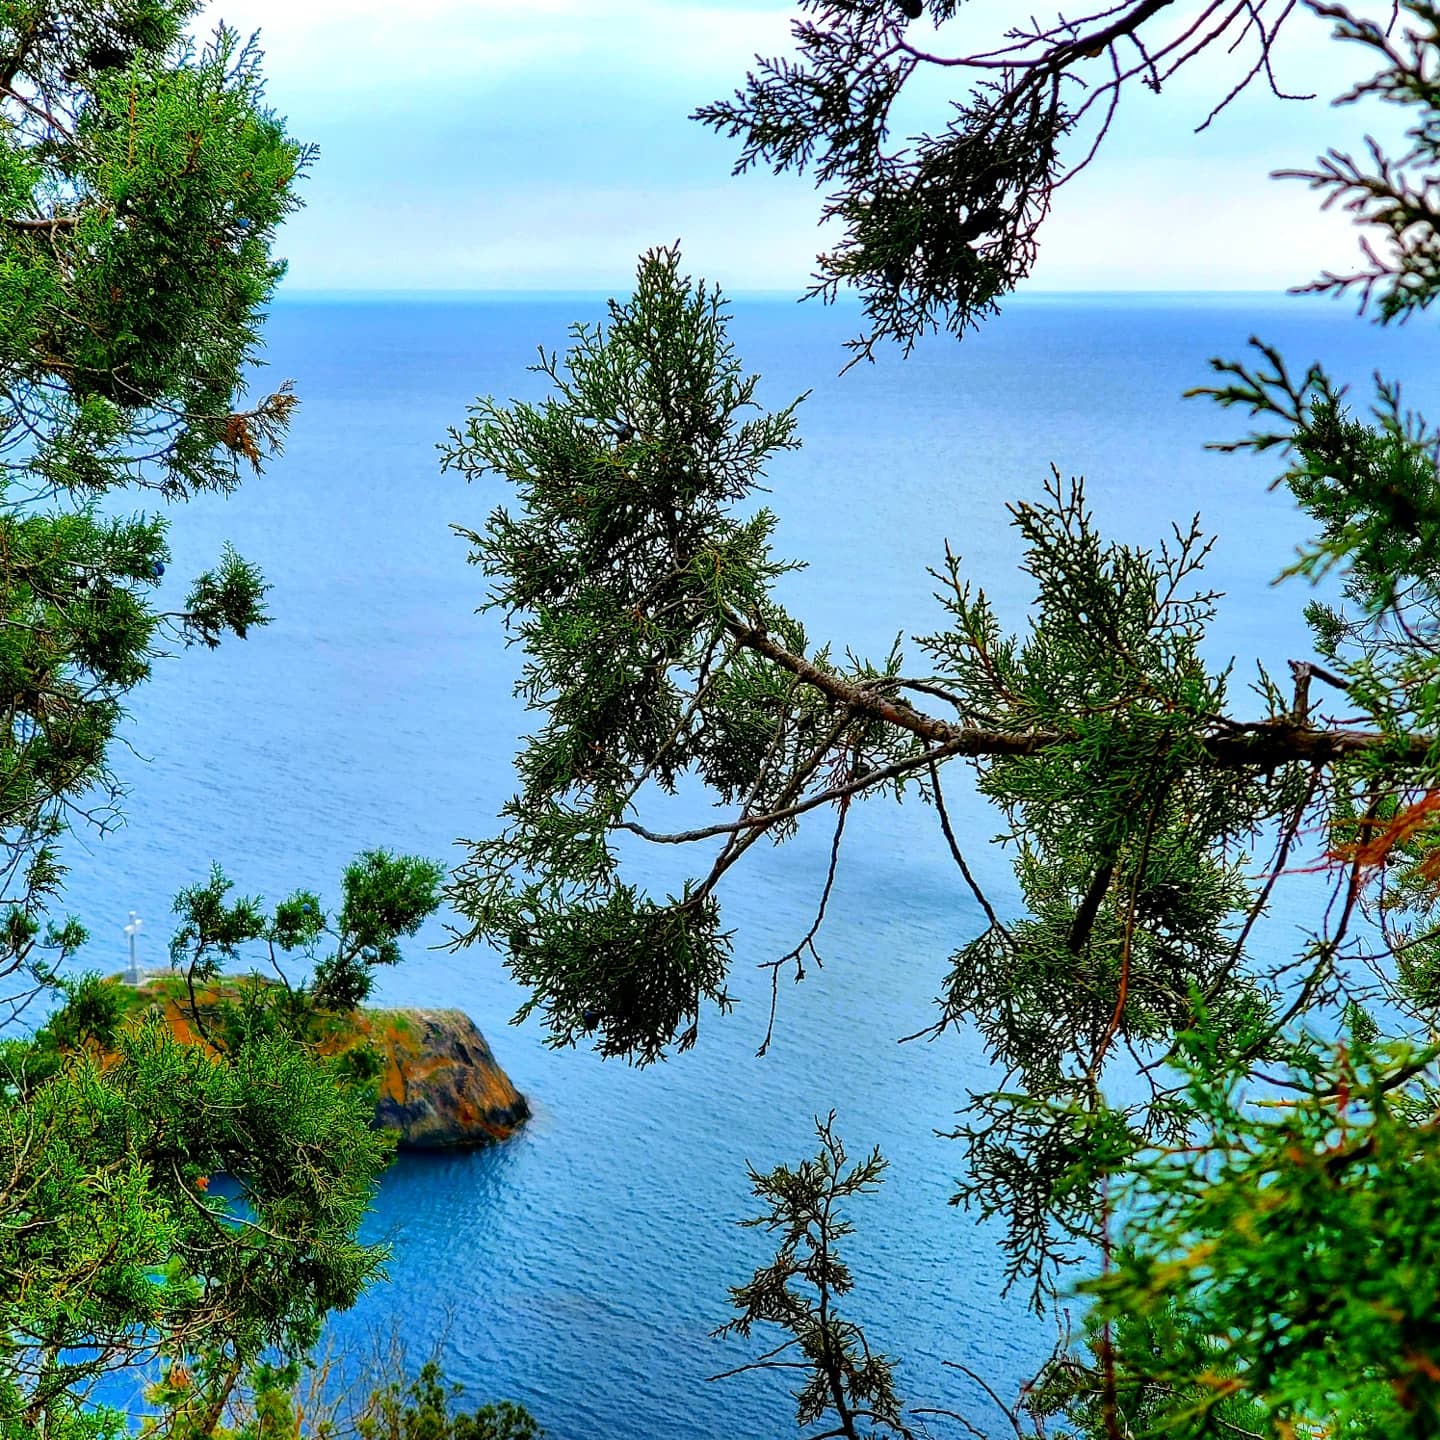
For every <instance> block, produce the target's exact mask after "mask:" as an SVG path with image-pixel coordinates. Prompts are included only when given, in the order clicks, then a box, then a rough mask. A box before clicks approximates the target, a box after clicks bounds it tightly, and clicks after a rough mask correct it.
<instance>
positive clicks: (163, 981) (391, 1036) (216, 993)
mask: <svg viewBox="0 0 1440 1440" xmlns="http://www.w3.org/2000/svg"><path fill="white" fill-rule="evenodd" d="M117 978H118V977H117ZM127 988H130V987H127ZM132 993H133V995H134V999H135V1002H136V1004H135V1008H137V1009H143V1008H148V1009H150V1010H151V1012H152V1013H156V1014H158V1015H160V1016H161V1017H162V1018H163V1019H164V1020H165V1022H166V1024H167V1025H169V1027H170V1029H171V1030H172V1031H173V1032H174V1034H175V1035H176V1036H177V1037H178V1038H180V1039H181V1040H184V1041H186V1042H187V1043H190V1044H203V1043H204V1040H203V1037H201V1036H200V1035H199V1034H198V1033H197V1031H196V1028H195V1025H194V1023H193V1022H194V1017H193V1015H192V1013H191V1010H190V1002H189V997H188V995H187V993H186V990H185V986H184V984H183V982H182V981H181V980H180V979H179V977H177V976H171V975H165V974H161V975H152V976H147V977H146V978H145V979H144V980H143V981H142V982H141V984H140V985H139V986H136V987H133V992H132ZM234 994H235V983H234V982H226V981H221V982H218V983H216V984H210V985H206V986H204V987H197V990H196V997H195V998H196V1003H197V1005H199V1006H209V1005H214V1004H216V1003H218V1002H220V1001H222V1000H225V999H229V998H232V997H233V995H234ZM362 1047H364V1048H368V1049H370V1050H371V1051H372V1052H373V1054H374V1056H375V1058H376V1060H377V1061H378V1062H379V1074H378V1076H377V1078H376V1081H375V1084H376V1087H377V1093H376V1100H375V1124H376V1126H377V1127H378V1128H380V1129H382V1130H393V1131H395V1132H396V1133H397V1135H398V1137H399V1146H400V1148H401V1149H402V1150H457V1149H469V1148H473V1147H475V1146H479V1145H489V1144H493V1143H494V1142H495V1141H497V1140H504V1139H506V1138H507V1137H508V1136H510V1135H511V1134H513V1133H514V1132H515V1130H516V1129H518V1128H519V1127H520V1126H521V1125H523V1124H524V1123H525V1121H526V1120H527V1119H528V1118H529V1115H530V1106H529V1104H528V1103H527V1102H526V1099H525V1097H524V1096H523V1095H522V1094H521V1093H520V1092H519V1091H518V1090H517V1089H516V1088H515V1086H514V1085H513V1084H511V1082H510V1077H509V1076H508V1075H506V1073H505V1072H504V1071H503V1070H502V1069H501V1068H500V1066H499V1064H498V1063H497V1062H496V1060H495V1056H494V1054H493V1052H492V1051H491V1049H490V1046H489V1043H488V1042H487V1041H486V1039H485V1037H484V1035H482V1034H481V1033H480V1029H479V1027H478V1026H477V1025H476V1024H475V1022H474V1021H473V1020H471V1018H470V1017H469V1016H468V1015H466V1014H465V1012H464V1011H463V1010H428V1009H398V1010H390V1009H383V1010H382V1009H370V1008H362V1009H359V1010H355V1011H352V1012H351V1013H350V1014H348V1015H343V1016H341V1015H329V1016H326V1017H325V1019H324V1026H323V1033H322V1035H321V1038H320V1040H319V1048H320V1050H321V1051H322V1052H323V1053H325V1054H327V1055H343V1054H345V1053H346V1052H347V1051H351V1050H356V1049H360V1048H362Z"/></svg>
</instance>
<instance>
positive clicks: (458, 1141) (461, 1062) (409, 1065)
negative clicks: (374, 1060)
mask: <svg viewBox="0 0 1440 1440" xmlns="http://www.w3.org/2000/svg"><path fill="white" fill-rule="evenodd" d="M358 1019H359V1025H358V1026H357V1028H361V1027H365V1029H366V1030H367V1031H368V1034H367V1038H368V1039H369V1040H370V1042H371V1044H372V1045H374V1046H375V1048H376V1049H377V1050H378V1051H379V1053H380V1056H381V1058H382V1059H383V1061H384V1065H385V1068H384V1070H383V1072H382V1073H381V1077H380V1094H379V1098H378V1100H377V1102H376V1107H375V1118H376V1123H377V1124H379V1125H380V1126H382V1127H383V1128H384V1129H387V1130H398V1131H399V1132H400V1145H401V1147H402V1148H404V1149H414V1150H436V1149H450V1148H453V1147H455V1146H469V1145H484V1144H488V1143H489V1142H491V1141H494V1140H503V1139H505V1138H506V1136H508V1135H510V1134H512V1133H513V1132H514V1130H515V1129H516V1127H517V1126H519V1125H522V1124H523V1123H524V1122H525V1120H526V1119H527V1118H528V1117H529V1114H530V1107H529V1105H528V1104H527V1103H526V1101H525V1097H524V1096H523V1095H522V1094H521V1093H520V1092H519V1091H518V1090H517V1089H516V1088H515V1087H514V1085H512V1084H511V1083H510V1077H509V1076H508V1075H506V1074H505V1072H504V1071H503V1070H502V1069H501V1068H500V1067H499V1065H497V1064H496V1063H495V1056H494V1055H493V1054H492V1053H491V1051H490V1046H489V1045H488V1044H487V1043H486V1040H485V1037H484V1036H483V1035H482V1034H481V1033H480V1031H479V1029H478V1028H477V1027H476V1025H475V1022H474V1021H473V1020H471V1019H470V1017H469V1016H468V1015H466V1014H465V1013H464V1012H463V1011H461V1010H378V1011H363V1010H362V1011H361V1012H360V1014H359V1017H358Z"/></svg>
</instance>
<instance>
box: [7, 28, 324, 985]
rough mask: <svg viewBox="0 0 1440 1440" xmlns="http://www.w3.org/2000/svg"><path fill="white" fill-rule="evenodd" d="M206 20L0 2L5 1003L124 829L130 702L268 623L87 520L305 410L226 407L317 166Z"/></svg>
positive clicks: (250, 572)
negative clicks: (102, 828) (81, 861)
mask: <svg viewBox="0 0 1440 1440" xmlns="http://www.w3.org/2000/svg"><path fill="white" fill-rule="evenodd" d="M199 8H200V6H199V3H198V0H4V3H0V314H3V315H4V316H5V324H4V326H3V328H0V549H3V553H4V557H5V559H4V565H3V573H0V613H3V615H4V616H5V624H4V625H3V627H0V707H3V713H4V716H5V721H4V727H3V735H0V867H3V868H0V873H3V875H4V882H3V885H4V888H3V892H0V904H3V905H4V907H5V912H6V916H7V923H6V935H5V939H4V942H3V951H0V973H4V974H9V975H13V976H17V977H19V976H24V977H27V978H28V981H29V982H30V984H29V985H23V984H22V986H21V987H20V989H19V990H18V991H17V996H18V997H24V996H26V995H28V994H30V993H31V987H32V986H35V985H43V983H44V981H45V979H46V978H47V976H48V975H49V974H51V973H52V972H53V968H54V964H55V962H56V961H58V960H59V959H61V958H63V957H64V956H65V955H67V954H69V953H71V952H72V951H73V950H74V948H75V943H76V939H77V935H76V933H75V932H71V933H70V934H69V935H67V934H66V933H65V930H64V927H63V926H60V927H57V928H55V929H53V930H47V922H46V920H45V913H46V910H47V909H48V908H49V907H50V906H51V905H52V904H53V903H54V901H55V899H56V897H57V895H58V893H59V884H60V879H61V875H62V869H61V865H60V861H59V859H58V855H57V851H56V848H55V842H56V841H57V840H58V838H59V836H60V835H61V833H62V832H63V830H64V828H65V827H66V825H67V824H68V823H69V822H70V821H71V820H72V819H74V818H75V817H76V816H83V817H85V818H87V819H89V820H92V821H94V822H96V823H99V824H101V825H104V824H106V823H107V822H108V821H109V820H111V819H112V818H113V817H114V816H115V814H116V813H117V812H116V810H115V803H116V801H117V799H118V794H117V790H116V787H115V784H114V782H113V780H112V779H111V777H110V774H109V771H108V768H107V764H106V755H107V751H108V748H109V745H110V743H111V741H112V739H113V737H114V735H115V732H116V727H117V726H118V724H119V723H120V720H121V718H122V716H123V705H124V700H125V697H126V695H127V694H128V693H129V691H130V690H132V689H133V688H134V687H135V686H136V685H137V684H139V683H140V682H141V681H143V680H144V679H145V678H146V676H147V675H148V674H149V672H150V667H151V665H152V664H153V663H154V661H155V659H156V658H157V657H158V656H159V655H160V654H162V653H163V651H164V647H165V646H166V644H168V643H173V642H174V641H176V640H179V641H181V642H188V641H191V640H198V641H200V642H202V643H203V644H205V645H208V646H213V645H215V644H217V643H218V642H219V640H220V639H221V637H222V636H224V635H225V634H229V633H233V634H236V635H240V636H244V635H245V634H246V633H247V632H248V631H249V630H250V628H251V627H252V626H255V625H260V624H263V623H264V621H265V611H264V596H265V590H266V587H265V585H264V582H263V580H262V579H261V576H260V574H259V572H258V571H257V570H256V569H255V568H254V567H253V566H251V565H250V564H248V563H247V562H245V561H244V560H243V559H241V557H240V556H238V555H237V554H235V553H234V552H233V551H232V550H229V549H228V548H227V549H226V550H225V552H224V553H223V554H222V555H221V556H220V557H219V559H218V562H217V564H216V565H215V566H214V567H212V568H211V569H210V570H208V571H206V572H205V573H203V574H201V575H200V576H198V577H197V578H196V579H195V580H194V582H193V583H192V584H191V586H190V588H189V591H188V594H186V595H185V596H184V598H183V599H182V598H181V597H180V596H179V595H178V594H177V595H176V596H175V598H174V599H173V600H171V601H170V603H169V605H168V606H167V605H166V604H165V603H164V600H163V591H164V590H165V589H167V588H168V587H167V585H166V583H165V579H164V577H165V570H166V565H167V563H168V561H169V559H170V554H169V549H168V546H167V542H166V531H167V522H166V521H165V519H164V518H163V517H161V516H159V515H154V514H145V513H143V512H135V513H130V514H125V513H123V512H122V511H121V510H120V509H119V508H118V507H117V506H116V505H115V504H114V503H113V502H111V503H108V504H107V505H106V506H105V508H104V510H102V509H101V508H100V504H99V502H100V501H101V500H102V498H103V497H106V496H108V495H113V493H114V492H117V491H121V490H126V489H136V490H140V491H149V492H153V494H154V495H155V496H156V498H157V499H158V498H161V497H163V498H165V499H169V500H177V499H184V498H185V497H187V496H189V495H192V494H195V493H197V492H200V491H205V490H212V491H213V490H218V491H228V490H230V489H233V488H234V486H235V485H236V483H237V482H238V479H239V476H240V473H241V468H242V465H243V466H245V467H254V468H257V469H258V468H259V466H260V465H261V463H262V462H263V460H264V458H265V456H266V455H267V454H271V453H273V452H274V451H275V450H276V449H277V448H278V446H279V441H280V437H281V435H282V434H283V431H284V428H285V423H286V420H287V418H288V416H289V414H290V411H291V409H292V407H293V406H294V403H295V398H294V396H293V395H292V394H291V393H290V391H289V389H288V387H286V386H282V387H281V388H280V389H279V390H277V391H276V392H275V393H274V394H271V395H268V396H262V397H258V398H255V399H252V400H250V401H245V400H243V399H242V398H241V397H242V396H243V393H244V384H245V371H246V368H247V365H249V364H251V363H253V361H252V359H251V357H252V355H253V351H254V348H255V342H256V336H257V326H258V323H259V320H260V318H261V314H262V310H263V306H264V304H265V302H266V301H267V299H268V298H269V296H270V294H271V291H272V290H273V288H274V285H275V283H276V281H277V280H278V278H279V276H280V274H281V272H282V270H283V266H282V265H281V264H280V263H279V262H278V261H276V260H275V259H274V258H273V257H272V256H271V253H270V251H271V245H272V242H273V239H274V234H275V228H276V226H277V225H278V224H279V222H280V221H281V220H282V219H283V218H284V216H285V215H286V214H287V213H289V212H290V211H291V210H293V209H294V208H295V206H296V204H297V203H298V201H297V198H296V195H295V189H294V186H295V181H296V179H297V177H298V176H299V174H300V173H301V172H302V171H303V169H304V168H305V166H306V165H307V164H308V162H309V159H310V153H311V152H310V150H309V148H308V147H306V146H304V145H302V144H299V143H298V142H296V141H295V140H293V139H291V138H290V137H289V136H288V135H287V134H286V133H285V128H284V125H283V123H282V121H281V120H280V119H279V117H278V116H276V115H275V114H274V113H273V112H271V111H270V110H269V109H268V108H267V107H266V106H265V103H264V99H263V93H262V86H261V79H260V73H259V58H260V57H259V54H258V52H257V51H256V50H255V49H254V47H253V46H250V45H244V44H242V43H240V41H239V40H238V38H237V36H236V35H235V34H234V33H233V32H231V31H228V30H225V29H223V28H222V29H221V30H219V31H217V32H216V34H215V36H214V38H213V39H212V40H211V41H210V42H209V43H207V44H206V45H204V46H201V47H197V46H195V45H194V44H193V43H192V42H191V41H189V40H188V39H187V38H186V37H185V27H186V24H187V22H188V21H189V20H190V19H191V18H192V17H193V16H194V15H195V14H196V12H197V11H198V9H199ZM12 1003H14V1001H13V999H12Z"/></svg>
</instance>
